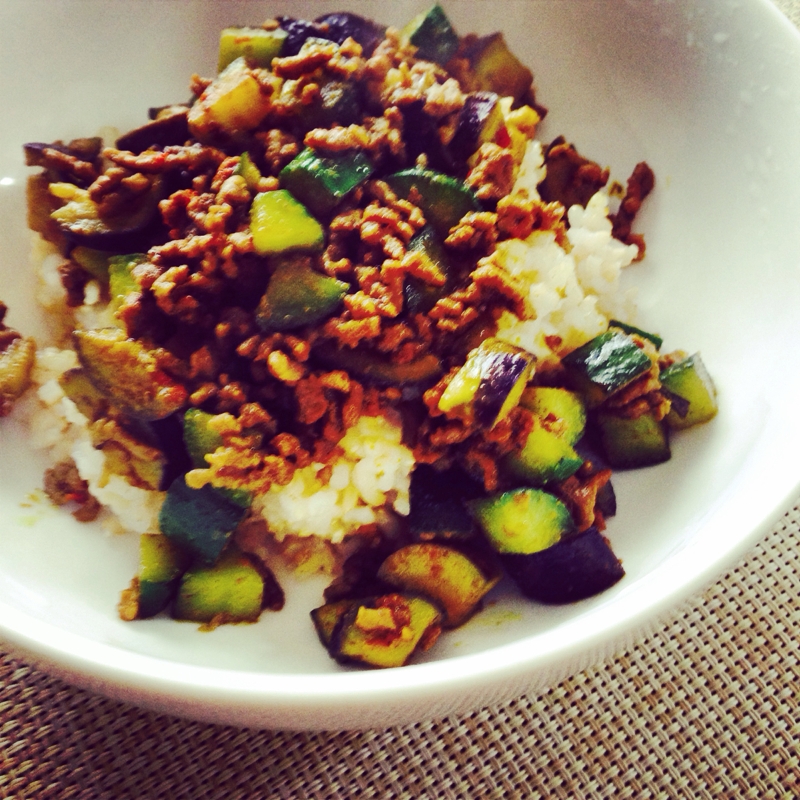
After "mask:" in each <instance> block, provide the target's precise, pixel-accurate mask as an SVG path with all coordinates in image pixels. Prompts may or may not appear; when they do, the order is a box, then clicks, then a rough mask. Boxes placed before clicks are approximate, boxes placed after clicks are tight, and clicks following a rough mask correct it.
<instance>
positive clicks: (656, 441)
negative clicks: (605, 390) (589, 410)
mask: <svg viewBox="0 0 800 800" xmlns="http://www.w3.org/2000/svg"><path fill="white" fill-rule="evenodd" d="M595 423H596V425H597V429H598V432H599V434H600V443H601V445H602V447H603V451H604V452H605V456H606V459H607V460H608V463H609V465H610V466H611V467H613V468H615V469H635V468H637V467H649V466H652V465H653V464H661V463H663V462H664V461H668V460H669V459H670V456H671V452H670V447H669V435H668V428H667V424H666V422H665V421H664V420H657V419H656V418H655V417H654V416H653V414H652V413H647V414H642V415H641V416H640V417H636V418H635V419H629V418H627V417H620V416H617V415H616V414H613V413H611V412H609V411H602V410H601V411H599V412H598V413H597V415H596V417H595Z"/></svg>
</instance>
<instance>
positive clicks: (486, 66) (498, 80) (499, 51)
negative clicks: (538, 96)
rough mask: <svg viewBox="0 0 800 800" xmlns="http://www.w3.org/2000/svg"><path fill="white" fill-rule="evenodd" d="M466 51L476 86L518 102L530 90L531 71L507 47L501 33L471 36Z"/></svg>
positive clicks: (531, 83)
mask: <svg viewBox="0 0 800 800" xmlns="http://www.w3.org/2000/svg"><path fill="white" fill-rule="evenodd" d="M465 55H466V58H467V59H468V61H469V63H470V65H471V66H472V72H473V75H474V77H475V82H476V84H477V87H476V88H478V89H481V90H484V91H489V92H495V93H496V94H498V95H500V97H513V98H514V100H515V101H516V102H520V101H521V100H523V98H525V96H526V95H527V94H528V93H529V92H530V89H531V86H532V85H533V73H531V71H530V70H529V69H528V68H527V67H526V66H525V65H524V64H523V63H522V62H521V61H520V60H519V59H518V58H517V57H516V56H515V55H514V54H513V53H512V52H511V50H509V49H508V45H507V44H506V40H505V38H504V37H503V34H502V33H493V34H491V35H490V36H483V37H481V38H479V39H474V40H472V41H471V42H470V43H469V44H468V46H467V47H466V49H465Z"/></svg>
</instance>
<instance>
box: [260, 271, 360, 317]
mask: <svg viewBox="0 0 800 800" xmlns="http://www.w3.org/2000/svg"><path fill="white" fill-rule="evenodd" d="M348 288H349V286H348V284H346V283H344V282H343V281H339V280H336V278H330V277H328V276H327V275H323V274H322V273H321V272H317V271H316V270H314V269H313V268H312V267H311V265H310V264H309V263H308V260H307V259H304V258H285V259H281V260H280V261H278V263H277V265H276V267H275V271H274V272H273V273H272V276H271V277H270V279H269V284H268V285H267V290H266V292H265V293H264V296H263V297H262V298H261V302H260V303H259V305H258V308H257V310H256V322H257V323H258V325H259V326H260V327H261V328H262V329H263V330H265V331H285V330H291V329H293V328H299V327H301V326H303V325H310V324H312V323H314V322H319V321H320V320H323V319H325V318H326V317H328V316H330V315H331V314H332V313H333V312H334V311H335V310H336V308H337V307H338V306H339V304H340V303H341V301H342V298H343V297H344V296H345V294H346V293H347V290H348Z"/></svg>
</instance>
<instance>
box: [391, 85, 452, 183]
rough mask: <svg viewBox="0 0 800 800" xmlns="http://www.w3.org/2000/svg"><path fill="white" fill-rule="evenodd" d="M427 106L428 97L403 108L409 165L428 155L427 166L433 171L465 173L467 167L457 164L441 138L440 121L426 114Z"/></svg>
mask: <svg viewBox="0 0 800 800" xmlns="http://www.w3.org/2000/svg"><path fill="white" fill-rule="evenodd" d="M425 104H426V100H425V97H420V98H417V99H415V100H410V101H409V102H407V103H403V104H402V105H401V106H400V112H401V113H402V115H403V141H404V143H405V153H406V157H407V159H408V161H411V162H413V161H416V160H417V158H418V157H419V156H420V155H422V154H423V153H424V154H425V163H426V165H427V168H428V169H430V170H434V171H436V172H441V173H445V174H452V175H455V174H458V173H461V172H463V169H464V165H463V163H462V164H459V162H458V161H456V159H455V158H454V157H453V154H452V153H451V152H450V149H449V147H448V146H447V145H446V144H444V142H442V140H441V137H440V136H439V120H438V119H436V118H435V117H432V116H430V114H428V113H427V112H426V111H425ZM399 166H401V165H398V167H399Z"/></svg>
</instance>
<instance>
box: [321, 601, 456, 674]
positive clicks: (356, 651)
mask: <svg viewBox="0 0 800 800" xmlns="http://www.w3.org/2000/svg"><path fill="white" fill-rule="evenodd" d="M441 619H442V614H441V612H440V611H439V609H438V608H437V607H436V606H435V605H433V604H432V603H430V602H428V601H427V600H423V599H422V598H421V597H406V596H403V595H401V594H388V595H383V596H381V597H378V598H375V599H374V600H364V601H361V602H359V603H357V604H356V605H355V607H354V608H351V609H350V610H349V611H347V612H346V613H345V614H344V615H343V616H342V618H341V620H340V621H339V623H338V624H337V625H336V628H335V629H334V631H333V635H332V637H331V643H330V648H329V652H330V654H331V655H332V656H333V658H335V659H336V660H337V661H339V662H340V663H344V664H347V663H358V664H366V665H367V666H370V667H402V666H403V665H404V664H406V663H407V662H408V660H409V659H410V658H411V656H412V655H413V654H414V653H415V652H416V650H417V649H418V648H420V647H421V648H424V649H427V648H428V647H429V646H430V645H432V644H433V642H434V641H435V640H436V638H437V637H438V635H439V631H440V627H439V626H440V623H441Z"/></svg>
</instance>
